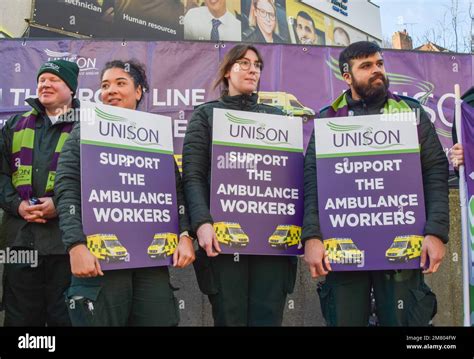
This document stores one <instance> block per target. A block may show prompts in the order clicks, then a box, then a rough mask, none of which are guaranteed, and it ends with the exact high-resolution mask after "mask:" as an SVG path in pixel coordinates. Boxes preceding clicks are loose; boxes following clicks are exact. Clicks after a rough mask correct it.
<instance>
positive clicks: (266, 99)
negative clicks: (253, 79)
mask: <svg viewBox="0 0 474 359" xmlns="http://www.w3.org/2000/svg"><path fill="white" fill-rule="evenodd" d="M258 102H259V103H263V104H266V105H269V106H275V107H278V108H279V109H280V110H282V111H283V112H284V113H285V114H287V115H293V116H314V115H315V112H314V110H313V109H311V108H309V107H306V106H304V105H303V104H302V103H301V102H300V101H298V99H297V98H296V97H295V95H292V94H291V93H286V92H265V91H260V92H259V93H258Z"/></svg>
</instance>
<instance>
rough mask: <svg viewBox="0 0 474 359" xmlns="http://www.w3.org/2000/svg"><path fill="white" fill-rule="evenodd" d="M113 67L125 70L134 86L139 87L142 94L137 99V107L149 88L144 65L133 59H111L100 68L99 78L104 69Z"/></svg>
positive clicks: (102, 74)
mask: <svg viewBox="0 0 474 359" xmlns="http://www.w3.org/2000/svg"><path fill="white" fill-rule="evenodd" d="M113 68H119V69H122V70H124V71H125V72H127V73H128V74H129V75H130V77H131V78H132V80H133V84H134V85H135V88H138V86H140V87H141V89H142V96H141V97H140V99H139V100H138V101H137V107H138V105H139V104H140V102H141V101H142V99H143V94H144V93H145V92H147V91H148V89H149V86H148V80H147V77H146V70H145V65H143V64H141V63H140V62H138V61H137V60H135V59H132V60H129V61H122V60H112V61H109V62H107V63H106V64H105V65H104V68H103V69H102V72H101V73H100V78H101V79H102V77H103V76H104V73H105V71H107V70H109V69H113Z"/></svg>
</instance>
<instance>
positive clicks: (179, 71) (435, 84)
mask: <svg viewBox="0 0 474 359" xmlns="http://www.w3.org/2000/svg"><path fill="white" fill-rule="evenodd" d="M231 47H232V44H230V43H228V44H221V45H220V46H218V45H215V44H213V43H193V42H140V41H136V42H121V41H115V42H114V41H83V40H59V41H57V40H56V41H27V42H22V41H21V40H3V41H1V42H0V54H1V56H0V66H1V68H2V71H1V72H0V120H4V119H6V118H8V116H9V115H11V114H12V113H16V112H22V111H24V110H26V109H27V107H26V106H25V104H24V100H25V98H28V97H30V96H32V95H35V92H36V73H37V70H38V68H39V66H40V65H41V64H42V63H43V62H45V61H47V60H50V59H57V58H63V59H70V60H72V61H75V62H77V63H78V65H79V67H80V69H81V71H80V76H79V90H78V98H79V99H82V100H92V101H98V100H99V98H98V96H99V82H100V81H99V76H100V70H101V69H102V68H103V66H104V64H105V63H106V62H107V61H110V60H113V59H124V60H128V59H131V58H135V59H138V60H139V61H141V62H143V63H144V64H145V65H146V67H147V71H148V72H147V73H148V77H149V82H150V85H151V89H150V91H149V93H148V95H147V96H146V100H145V102H144V105H143V107H142V110H145V111H149V112H153V113H159V114H165V115H169V116H172V118H173V126H174V138H175V149H176V152H177V153H180V152H181V145H182V139H183V137H184V132H185V129H186V123H187V121H188V120H189V118H190V115H191V111H192V109H193V107H194V106H196V105H198V104H201V103H203V102H205V101H210V100H214V99H216V98H217V97H218V92H217V91H216V90H213V89H212V81H213V80H214V78H215V75H216V72H217V68H218V64H219V61H220V60H221V59H222V57H223V55H224V54H225V52H226V51H228V49H229V48H231ZM257 47H258V48H259V49H260V50H262V53H263V57H264V60H265V69H264V71H263V74H262V81H261V86H260V90H261V91H262V92H279V96H278V100H277V102H276V103H275V104H276V105H280V106H281V107H283V108H284V110H285V111H287V113H290V114H291V113H293V114H296V115H303V116H304V118H305V125H304V127H303V128H304V137H305V145H306V144H307V142H308V140H309V134H310V133H311V131H312V128H313V124H312V121H310V119H311V118H313V117H314V115H312V113H316V112H317V111H318V110H319V109H321V108H322V107H324V106H327V105H329V103H330V102H331V100H332V99H334V98H335V97H336V96H337V95H339V94H340V93H341V91H343V90H345V89H346V88H347V86H346V84H345V83H344V82H343V81H342V80H341V77H340V75H339V72H338V68H337V59H338V56H339V53H340V51H341V48H334V47H303V46H296V45H270V44H267V45H264V44H259V45H257ZM384 57H385V60H386V68H387V71H388V73H389V78H390V80H391V90H392V91H393V92H395V93H399V94H406V95H408V96H412V97H415V98H418V99H420V101H422V103H423V104H424V105H425V109H426V110H427V111H428V113H429V115H430V117H431V121H432V122H433V123H434V125H435V127H436V130H437V132H438V135H439V138H440V140H441V143H442V144H443V147H444V148H445V150H447V149H448V148H449V147H451V146H452V141H451V124H452V119H453V115H454V99H453V88H454V85H455V84H459V85H460V86H461V91H462V92H464V91H466V90H467V89H468V88H469V87H471V84H472V83H473V76H472V73H473V70H472V67H473V65H472V57H471V55H459V54H434V53H422V52H408V51H393V50H386V51H385V52H384ZM263 96H265V94H263ZM293 96H294V98H296V99H297V100H298V102H299V105H296V106H291V105H288V104H289V103H290V101H287V100H292V99H293ZM293 103H294V101H293ZM303 107H304V109H302V108H303ZM0 124H1V122H0Z"/></svg>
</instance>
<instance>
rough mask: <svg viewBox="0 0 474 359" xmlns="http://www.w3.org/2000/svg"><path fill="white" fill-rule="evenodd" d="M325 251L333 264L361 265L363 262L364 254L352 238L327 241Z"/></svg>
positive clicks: (325, 241)
mask: <svg viewBox="0 0 474 359" xmlns="http://www.w3.org/2000/svg"><path fill="white" fill-rule="evenodd" d="M324 249H325V250H326V251H327V252H328V257H329V261H330V262H331V263H340V264H360V263H362V261H363V255H364V254H363V252H362V251H361V250H360V249H359V248H357V246H356V245H355V243H354V242H353V241H352V239H351V238H329V239H325V240H324Z"/></svg>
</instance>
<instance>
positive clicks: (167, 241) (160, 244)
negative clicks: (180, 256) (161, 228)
mask: <svg viewBox="0 0 474 359" xmlns="http://www.w3.org/2000/svg"><path fill="white" fill-rule="evenodd" d="M177 246H178V236H177V235H176V234H175V233H156V234H155V236H154V237H153V242H151V244H150V246H149V247H148V255H149V256H150V258H152V259H155V258H160V257H163V258H164V257H166V256H168V257H169V256H172V255H173V253H174V251H175V250H176V247H177Z"/></svg>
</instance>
